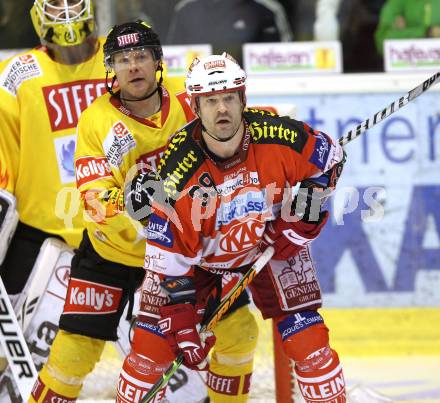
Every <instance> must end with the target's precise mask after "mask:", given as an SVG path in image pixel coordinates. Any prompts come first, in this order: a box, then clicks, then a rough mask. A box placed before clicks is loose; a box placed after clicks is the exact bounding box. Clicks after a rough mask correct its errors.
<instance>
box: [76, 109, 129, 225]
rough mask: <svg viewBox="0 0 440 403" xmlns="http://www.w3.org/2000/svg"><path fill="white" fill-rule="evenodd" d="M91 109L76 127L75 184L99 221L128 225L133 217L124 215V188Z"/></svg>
mask: <svg viewBox="0 0 440 403" xmlns="http://www.w3.org/2000/svg"><path fill="white" fill-rule="evenodd" d="M96 120H97V119H96V114H95V113H92V109H89V110H86V111H85V112H84V113H83V114H82V115H81V117H80V119H79V122H78V126H77V136H78V138H77V145H76V151H75V176H76V185H77V188H78V190H79V191H80V194H81V199H82V200H83V204H84V209H85V211H86V213H87V215H88V216H89V217H90V219H92V220H93V221H95V222H96V223H97V224H102V225H103V226H105V227H107V226H108V224H111V226H112V229H114V230H122V229H124V228H126V227H127V226H128V225H131V224H129V221H131V219H130V218H129V216H128V215H127V214H125V206H124V189H122V188H121V185H120V184H119V183H118V181H117V177H118V172H117V171H116V170H114V169H113V168H112V167H111V166H110V164H109V162H108V160H107V157H106V155H105V153H104V150H103V148H102V145H101V143H100V141H99V136H98V132H99V130H100V127H99V125H96V124H95V122H96Z"/></svg>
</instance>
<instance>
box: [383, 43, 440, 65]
mask: <svg viewBox="0 0 440 403" xmlns="http://www.w3.org/2000/svg"><path fill="white" fill-rule="evenodd" d="M384 63H385V71H405V72H408V71H416V70H419V71H438V70H440V39H439V38H430V39H398V40H386V41H385V42H384Z"/></svg>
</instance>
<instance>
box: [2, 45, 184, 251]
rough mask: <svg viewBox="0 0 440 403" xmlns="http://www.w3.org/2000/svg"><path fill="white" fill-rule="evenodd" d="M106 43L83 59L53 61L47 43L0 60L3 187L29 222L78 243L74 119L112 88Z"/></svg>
mask: <svg viewBox="0 0 440 403" xmlns="http://www.w3.org/2000/svg"><path fill="white" fill-rule="evenodd" d="M103 42H104V39H100V40H99V50H98V52H97V53H96V54H95V55H94V56H93V57H92V58H91V59H89V60H88V61H86V62H85V63H82V64H79V65H63V64H59V63H55V62H54V61H53V60H52V59H51V58H50V57H49V55H48V53H47V50H46V48H45V47H42V46H40V47H38V48H35V49H33V50H30V51H27V52H23V53H21V54H19V55H17V56H15V57H12V58H10V59H9V60H6V61H2V63H1V64H0V188H1V189H6V190H8V191H9V192H11V193H13V194H14V195H15V196H16V198H17V204H18V206H17V207H18V212H19V216H20V220H21V221H22V222H23V223H25V224H27V225H30V226H32V227H35V228H38V229H40V230H42V231H45V232H48V233H51V234H56V235H59V236H61V237H62V238H63V239H64V240H65V241H66V242H67V243H68V244H69V245H71V246H73V247H76V246H78V244H79V241H80V240H81V234H82V230H83V227H84V225H83V210H82V206H81V202H80V197H79V193H78V191H77V189H76V186H75V175H74V164H73V160H74V151H75V145H76V125H77V122H78V118H79V116H80V114H81V112H82V111H83V110H84V109H85V108H86V107H87V106H88V105H90V104H91V103H92V101H93V100H94V99H95V98H96V97H98V96H100V95H102V94H104V93H106V88H105V69H104V62H103V61H104V56H103V51H102V48H103ZM164 83H166V85H167V88H169V90H170V91H171V92H177V91H181V90H182V89H183V88H184V85H183V79H182V78H181V77H173V78H168V79H167V78H166V77H165V79H164Z"/></svg>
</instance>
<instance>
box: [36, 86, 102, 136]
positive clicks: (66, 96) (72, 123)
mask: <svg viewBox="0 0 440 403" xmlns="http://www.w3.org/2000/svg"><path fill="white" fill-rule="evenodd" d="M105 92H106V89H105V82H104V80H81V81H74V82H71V83H63V84H57V85H51V86H48V87H44V88H43V95H44V100H45V102H46V108H47V113H48V116H49V121H50V126H51V128H52V131H57V130H65V129H70V128H73V127H76V125H77V123H78V119H79V116H80V115H81V112H82V111H83V110H84V109H86V108H87V107H88V106H89V105H90V104H91V103H92V102H93V101H94V100H95V98H97V97H99V96H100V95H102V94H104V93H105Z"/></svg>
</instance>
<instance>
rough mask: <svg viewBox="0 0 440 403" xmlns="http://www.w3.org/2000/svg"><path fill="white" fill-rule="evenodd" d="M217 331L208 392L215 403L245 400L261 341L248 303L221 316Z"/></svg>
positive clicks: (241, 402)
mask: <svg viewBox="0 0 440 403" xmlns="http://www.w3.org/2000/svg"><path fill="white" fill-rule="evenodd" d="M214 334H215V336H216V338H217V341H216V344H215V346H214V350H213V353H212V358H211V363H210V366H209V371H208V377H207V385H208V395H209V397H210V398H211V400H212V401H214V402H216V403H232V402H234V403H245V402H247V401H248V396H249V395H248V394H249V387H250V381H251V376H252V370H253V359H254V353H255V349H256V347H257V341H258V326H257V323H256V321H255V318H254V316H253V315H252V313H251V312H250V310H249V307H248V306H244V307H241V308H239V309H237V310H235V311H234V312H232V313H231V314H229V315H227V316H226V317H225V318H224V319H222V320H220V321H219V322H218V324H217V326H216V327H215V329H214Z"/></svg>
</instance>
